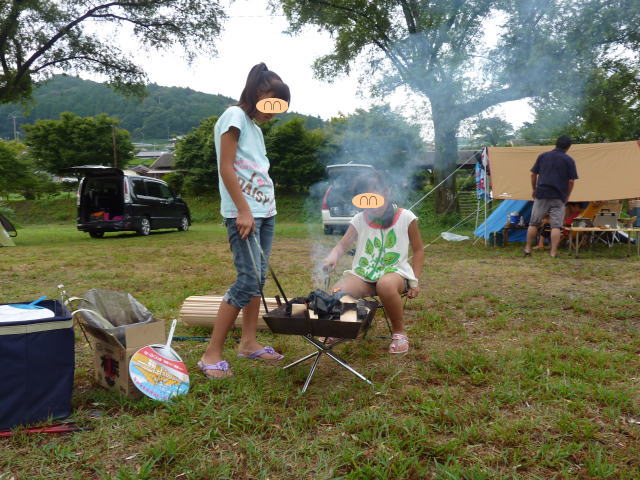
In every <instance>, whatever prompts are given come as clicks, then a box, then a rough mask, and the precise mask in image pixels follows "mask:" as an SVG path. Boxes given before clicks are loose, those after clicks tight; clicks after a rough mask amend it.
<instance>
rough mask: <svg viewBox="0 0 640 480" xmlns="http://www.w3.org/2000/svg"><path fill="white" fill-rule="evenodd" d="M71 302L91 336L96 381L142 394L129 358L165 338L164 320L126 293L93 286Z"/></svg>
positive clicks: (86, 333) (135, 393)
mask: <svg viewBox="0 0 640 480" xmlns="http://www.w3.org/2000/svg"><path fill="white" fill-rule="evenodd" d="M60 287H62V286H60ZM63 295H64V294H63ZM68 303H70V304H73V305H74V306H75V307H76V309H74V310H73V312H72V315H73V317H74V318H75V319H76V320H77V322H78V325H80V327H81V328H82V331H83V332H85V335H88V336H89V337H90V340H89V339H88V341H89V343H90V344H91V346H92V347H93V350H94V352H93V365H94V370H95V379H96V382H97V383H98V384H100V385H102V386H103V387H105V388H107V389H109V390H115V391H118V392H120V393H121V394H123V395H125V396H128V397H131V398H135V397H139V396H141V393H140V391H139V390H138V389H137V388H136V387H135V386H134V384H133V382H132V381H131V377H130V375H129V367H128V366H129V360H130V359H131V357H132V355H133V354H134V353H135V352H137V351H138V350H139V349H140V348H141V347H144V346H146V345H150V344H159V343H162V342H164V341H165V328H164V322H162V321H160V320H158V319H156V318H154V317H153V315H152V314H151V312H149V310H148V309H147V308H146V307H145V306H144V305H142V304H141V303H140V302H138V301H137V300H136V299H135V298H134V297H133V296H132V295H131V294H129V293H125V292H118V291H113V290H101V289H91V290H89V291H87V292H86V293H85V294H84V295H83V296H82V297H81V298H76V297H72V298H69V299H68Z"/></svg>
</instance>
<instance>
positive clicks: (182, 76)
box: [137, 0, 531, 126]
mask: <svg viewBox="0 0 640 480" xmlns="http://www.w3.org/2000/svg"><path fill="white" fill-rule="evenodd" d="M222 1H223V3H222V4H223V6H224V7H225V9H226V11H227V13H228V15H229V17H230V18H228V19H227V21H226V22H225V24H224V31H223V32H222V34H221V36H220V37H219V38H218V39H217V41H216V45H217V48H218V51H219V55H218V56H217V57H215V58H213V59H209V58H199V59H198V60H197V61H196V62H195V63H193V64H192V65H191V66H188V65H187V64H186V62H184V61H183V60H182V59H181V58H180V55H179V52H177V51H176V52H169V53H168V54H166V55H160V54H149V52H145V53H144V54H140V55H138V56H137V61H138V62H139V63H140V64H141V65H142V66H143V67H144V68H145V70H146V71H147V73H148V75H149V79H150V81H152V82H154V83H157V84H159V85H163V86H177V87H189V88H192V89H193V90H197V91H200V92H205V93H213V94H222V95H227V96H229V97H232V98H238V97H239V96H240V92H241V91H242V88H243V87H244V83H245V81H246V77H247V74H248V73H249V69H250V68H251V67H252V66H253V65H255V64H256V63H259V62H265V63H266V64H267V66H268V67H269V69H270V70H273V71H275V72H276V73H278V74H279V75H280V76H281V77H282V79H283V80H284V81H285V82H286V83H287V84H288V85H289V87H290V88H291V110H292V111H295V112H299V113H303V114H307V115H315V116H320V117H322V118H324V119H328V118H330V117H332V116H337V115H338V114H339V113H344V114H348V113H351V112H353V111H354V110H355V109H356V108H367V107H368V106H370V105H371V104H372V103H374V102H377V103H379V100H376V99H372V98H370V97H369V95H368V92H367V91H366V90H365V91H363V90H362V89H361V88H360V86H359V84H358V78H357V72H353V73H352V74H351V77H348V78H339V79H336V81H335V82H334V83H333V84H329V83H327V82H321V81H318V80H316V79H314V78H313V72H312V70H311V65H312V63H313V60H314V59H315V58H317V57H318V56H320V55H323V54H326V53H328V52H329V51H330V48H331V39H330V37H329V35H328V34H326V33H320V32H317V31H315V30H313V29H307V30H306V31H305V32H304V33H302V34H300V35H296V36H290V35H286V34H284V33H283V32H284V31H285V30H286V28H287V21H286V19H285V17H284V16H277V15H276V16H273V15H272V14H271V12H270V11H269V10H268V9H267V7H266V4H267V2H266V1H265V0H236V1H234V2H232V3H231V4H229V2H228V0H222ZM390 103H391V105H392V107H401V106H402V95H398V96H396V98H394V99H392V101H391V102H390ZM405 113H406V112H405ZM413 113H415V112H413ZM496 114H500V115H501V116H502V117H503V118H505V119H506V120H507V121H509V122H510V123H512V124H514V125H516V126H520V125H521V124H522V122H524V121H527V120H531V110H530V109H529V107H528V106H527V105H526V103H525V102H523V101H520V102H511V103H510V104H505V106H503V107H499V108H498V109H497V111H496ZM418 117H419V115H418ZM427 120H428V119H426V118H423V119H422V121H423V122H425V123H426V121H427Z"/></svg>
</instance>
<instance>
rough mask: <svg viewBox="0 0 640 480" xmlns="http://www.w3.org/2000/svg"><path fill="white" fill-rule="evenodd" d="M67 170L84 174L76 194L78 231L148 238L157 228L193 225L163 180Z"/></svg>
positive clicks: (100, 169)
mask: <svg viewBox="0 0 640 480" xmlns="http://www.w3.org/2000/svg"><path fill="white" fill-rule="evenodd" d="M68 171H69V172H72V173H76V174H81V175H83V178H82V180H80V184H79V185H78V193H77V206H78V230H80V231H82V232H88V233H89V235H91V236H92V237H93V238H102V237H103V236H104V234H105V232H121V231H135V232H138V234H140V235H149V233H150V232H151V230H156V229H158V228H177V229H178V230H180V231H182V232H186V231H187V230H188V229H189V226H190V225H191V213H190V212H189V207H188V206H187V204H186V203H185V202H184V200H182V199H181V198H180V196H179V195H176V194H175V193H173V191H172V190H171V188H170V187H169V185H167V183H166V182H164V181H162V180H159V179H157V178H151V177H143V176H139V175H138V174H137V173H135V172H133V171H130V170H125V171H123V170H120V169H119V168H113V167H105V166H103V165H82V166H78V167H71V168H70V169H68Z"/></svg>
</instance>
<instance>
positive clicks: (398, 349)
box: [389, 333, 409, 355]
mask: <svg viewBox="0 0 640 480" xmlns="http://www.w3.org/2000/svg"><path fill="white" fill-rule="evenodd" d="M391 339H392V340H391V344H390V345H389V353H394V354H396V355H400V354H404V353H407V352H408V351H409V338H408V337H407V336H406V335H403V334H401V333H394V334H393V335H392V336H391ZM394 342H395V343H394Z"/></svg>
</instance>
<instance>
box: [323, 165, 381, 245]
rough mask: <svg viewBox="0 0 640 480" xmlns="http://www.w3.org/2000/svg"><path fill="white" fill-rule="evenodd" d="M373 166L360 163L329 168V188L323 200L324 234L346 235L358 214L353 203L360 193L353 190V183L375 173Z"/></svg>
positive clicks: (330, 166)
mask: <svg viewBox="0 0 640 480" xmlns="http://www.w3.org/2000/svg"><path fill="white" fill-rule="evenodd" d="M373 171H374V168H373V167H372V166H371V165H365V164H359V163H345V164H338V165H329V166H327V176H328V177H329V187H328V188H327V191H326V192H325V194H324V198H323V199H322V226H323V228H324V233H325V234H327V235H331V234H332V233H334V232H336V233H344V232H345V231H346V230H347V228H348V227H349V222H351V219H352V218H353V216H354V215H355V214H356V213H358V211H359V210H358V209H357V208H356V207H355V206H354V205H353V203H351V199H352V198H353V196H354V195H355V194H356V193H358V192H354V190H353V181H354V180H355V179H356V178H357V177H358V176H360V175H362V174H363V173H367V172H373Z"/></svg>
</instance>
